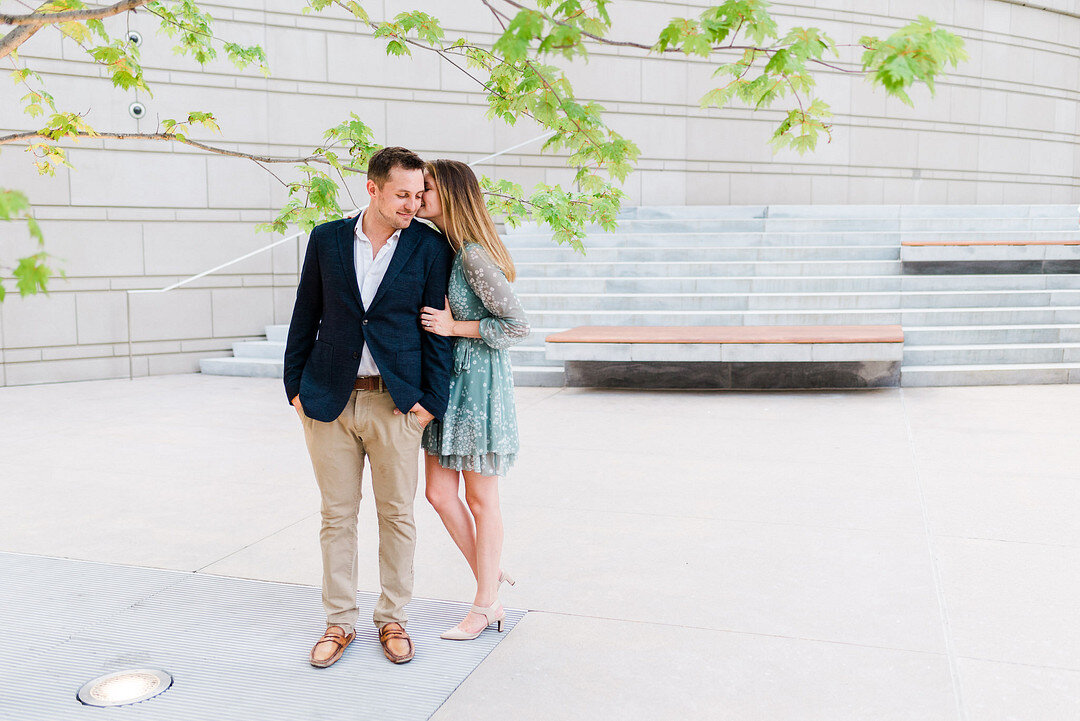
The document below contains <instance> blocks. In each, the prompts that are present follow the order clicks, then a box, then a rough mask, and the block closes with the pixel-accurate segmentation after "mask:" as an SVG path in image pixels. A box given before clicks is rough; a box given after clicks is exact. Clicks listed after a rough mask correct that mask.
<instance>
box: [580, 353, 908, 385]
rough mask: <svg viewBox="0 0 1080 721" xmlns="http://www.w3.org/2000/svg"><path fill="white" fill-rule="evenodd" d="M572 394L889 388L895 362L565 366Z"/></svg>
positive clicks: (896, 375)
mask: <svg viewBox="0 0 1080 721" xmlns="http://www.w3.org/2000/svg"><path fill="white" fill-rule="evenodd" d="M566 385H567V386H568V387H573V388H586V387H591V388H672V389H684V390H688V389H721V390H725V389H726V390H811V389H822V390H823V389H842V388H894V387H898V386H899V385H900V361H898V360H897V361H830V362H817V363H815V362H809V363H802V362H762V361H756V362H752V363H714V362H701V361H696V362H673V361H667V362H634V361H623V362H619V361H573V360H568V361H566Z"/></svg>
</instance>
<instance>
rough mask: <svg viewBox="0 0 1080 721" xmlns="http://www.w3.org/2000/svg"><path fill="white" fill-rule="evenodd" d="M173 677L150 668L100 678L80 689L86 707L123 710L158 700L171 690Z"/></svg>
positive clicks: (80, 696)
mask: <svg viewBox="0 0 1080 721" xmlns="http://www.w3.org/2000/svg"><path fill="white" fill-rule="evenodd" d="M172 682H173V679H172V676H170V675H169V674H168V673H166V672H165V671H159V670H157V669H152V668H133V669H127V670H125V671H116V672H114V673H110V674H106V675H104V676H99V677H97V678H95V679H94V680H93V681H88V682H87V683H85V684H83V687H82V688H80V689H79V693H78V699H79V700H80V701H82V702H83V703H84V704H86V705H87V706H126V705H128V704H133V703H139V702H140V701H145V700H146V699H148V698H153V697H154V696H157V695H158V694H159V693H161V692H162V691H165V690H166V689H168V688H169V687H170V686H172Z"/></svg>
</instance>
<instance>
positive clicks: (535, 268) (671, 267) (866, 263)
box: [515, 260, 901, 278]
mask: <svg viewBox="0 0 1080 721" xmlns="http://www.w3.org/2000/svg"><path fill="white" fill-rule="evenodd" d="M515 265H516V267H517V272H518V275H519V276H520V277H525V278H528V277H544V276H560V277H567V276H586V277H588V276H597V275H603V276H618V277H627V276H631V277H634V276H642V275H650V276H654V277H655V276H680V277H682V276H687V275H698V276H701V275H705V276H729V275H749V276H756V275H768V276H775V275H899V274H900V267H901V266H900V261H899V260H849V261H843V260H807V261H802V262H792V261H756V262H750V261H746V262H734V261H732V262H725V261H713V262H698V261H692V260H690V261H664V262H657V263H636V262H618V261H616V262H604V263H583V262H581V261H557V262H553V263H516V264H515Z"/></svg>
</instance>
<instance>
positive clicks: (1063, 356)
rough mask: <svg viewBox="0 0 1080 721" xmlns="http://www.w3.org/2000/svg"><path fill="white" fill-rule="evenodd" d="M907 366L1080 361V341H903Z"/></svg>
mask: <svg viewBox="0 0 1080 721" xmlns="http://www.w3.org/2000/svg"><path fill="white" fill-rule="evenodd" d="M903 363H904V366H905V367H906V366H945V365H988V364H994V365H1002V364H1030V363H1080V343H997V344H982V345H926V346H915V345H909V344H908V343H907V342H906V341H905V343H904V361H903Z"/></svg>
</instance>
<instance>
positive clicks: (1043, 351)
mask: <svg viewBox="0 0 1080 721" xmlns="http://www.w3.org/2000/svg"><path fill="white" fill-rule="evenodd" d="M1077 226H1078V218H1077V209H1076V206H1071V205H1069V206H1049V205H1035V206H767V207H766V206H726V207H697V206H692V207H671V208H663V207H651V208H650V207H642V208H631V209H628V210H627V211H626V212H625V213H624V215H623V218H622V219H621V220H620V223H619V228H618V231H617V232H615V233H605V232H601V231H599V230H597V231H596V232H590V234H589V237H588V239H587V241H586V246H587V248H588V254H587V255H586V256H584V257H583V256H581V255H579V254H577V253H575V252H574V251H572V250H570V249H568V248H561V247H556V246H554V245H553V244H552V242H551V239H550V235H549V234H547V233H544V232H542V231H540V230H539V229H538V228H536V227H529V226H526V227H522V228H518V229H516V230H512V231H510V232H508V233H507V235H506V236H505V238H506V241H507V245H508V246H509V248H510V250H511V252H512V254H513V256H514V260H515V262H516V264H517V268H518V280H517V282H516V284H515V287H516V289H517V292H518V294H519V295H520V297H521V299H522V302H523V304H524V305H525V308H526V310H527V311H528V313H529V318H530V320H531V321H532V325H533V332H532V335H531V336H530V338H529V339H528V340H526V341H525V342H524V343H523V344H521V345H519V346H515V347H514V348H512V349H511V350H510V353H511V358H512V360H513V365H514V369H515V370H514V377H515V381H516V382H517V383H518V384H519V385H530V386H561V385H562V384H563V371H562V365H561V363H559V362H552V361H548V360H546V359H545V357H544V338H545V337H546V336H547V335H548V334H549V333H552V332H555V331H557V330H564V329H567V328H571V327H574V326H580V325H628V324H638V325H817V324H843V325H851V324H876V325H883V324H900V325H902V326H903V327H904V332H905V343H904V348H905V350H904V365H903V369H902V383H903V385H908V386H928V385H982V384H1020V383H1067V382H1080V275H1076V274H1063V275H909V276H904V275H902V274H901V264H900V242H901V240H902V239H905V238H921V239H930V238H949V237H957V236H956V235H954V234H962V235H963V237H964V238H974V239H980V240H1006V239H1014V238H1018V237H1020V238H1025V239H1028V238H1030V239H1035V240H1037V239H1058V238H1065V237H1069V238H1075V237H1077V235H1080V229H1078V227H1077ZM284 334H285V327H284V326H271V327H269V328H268V329H267V340H266V341H262V342H255V343H250V342H249V343H240V344H237V345H236V346H235V348H234V352H235V355H236V357H235V358H224V359H210V360H204V361H202V368H203V372H204V373H225V374H231V375H280V373H281V360H280V359H281V355H282V353H283V352H284Z"/></svg>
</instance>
